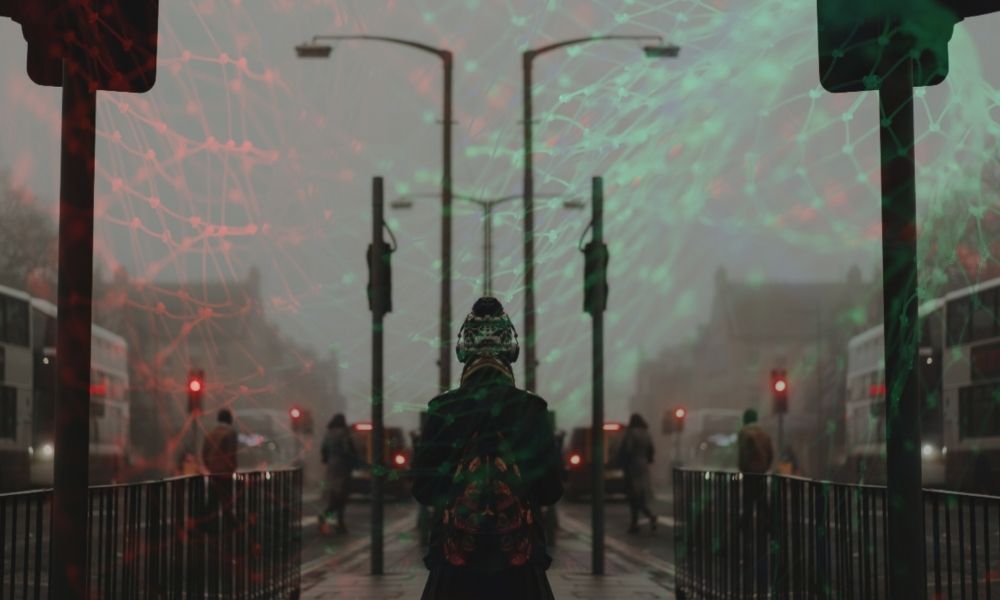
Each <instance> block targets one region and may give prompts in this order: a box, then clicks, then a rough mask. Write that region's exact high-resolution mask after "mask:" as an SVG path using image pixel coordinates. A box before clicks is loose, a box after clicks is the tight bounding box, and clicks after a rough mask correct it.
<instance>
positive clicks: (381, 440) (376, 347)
mask: <svg viewBox="0 0 1000 600" xmlns="http://www.w3.org/2000/svg"><path fill="white" fill-rule="evenodd" d="M383 211H384V204H383V190H382V178H381V177H375V178H374V179H373V180H372V247H371V251H372V253H371V261H370V264H371V274H370V276H371V281H372V291H371V294H372V297H371V301H372V464H371V470H372V543H371V547H372V550H371V574H372V575H381V574H382V573H383V568H382V555H383V540H382V525H383V521H384V517H385V515H384V514H383V512H384V511H383V509H384V504H383V503H384V500H385V499H384V497H383V486H382V483H383V478H384V477H385V464H384V458H385V457H384V454H385V453H384V445H385V427H384V423H383V421H382V398H383V396H382V393H383V385H382V384H383V364H382V357H383V346H382V342H383V337H382V332H383V327H382V320H383V317H384V316H385V313H386V312H387V310H388V308H389V307H388V306H386V304H387V302H386V299H387V298H386V291H387V290H386V281H385V280H386V277H385V276H386V266H387V265H386V264H385V263H384V260H383V257H384V256H385V254H386V248H385V242H384V241H383V239H382V228H383V225H384V213H383Z"/></svg>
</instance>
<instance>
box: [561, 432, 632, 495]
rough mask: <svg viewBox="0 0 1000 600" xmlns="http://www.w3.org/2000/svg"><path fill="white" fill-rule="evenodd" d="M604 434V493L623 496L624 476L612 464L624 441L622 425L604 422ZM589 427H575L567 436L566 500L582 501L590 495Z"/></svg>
mask: <svg viewBox="0 0 1000 600" xmlns="http://www.w3.org/2000/svg"><path fill="white" fill-rule="evenodd" d="M602 429H603V432H604V456H603V457H602V462H603V463H604V493H605V495H612V494H621V495H624V494H625V473H624V471H623V470H622V468H621V466H620V465H615V464H612V461H613V460H614V458H615V457H616V456H617V455H618V448H619V446H620V445H621V443H622V439H623V438H624V437H625V424H624V423H618V422H610V421H609V422H606V423H605V424H604V427H603V428H602ZM590 431H591V428H590V427H575V428H573V430H572V431H571V432H570V437H569V444H568V445H567V447H566V451H565V453H564V457H565V460H564V463H565V466H566V489H565V494H566V497H567V498H570V499H574V498H582V497H584V496H587V495H589V494H590V491H591V479H590V465H591V464H592V462H593V456H592V444H591V439H590V438H591V436H590Z"/></svg>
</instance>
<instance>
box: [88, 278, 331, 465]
mask: <svg viewBox="0 0 1000 600" xmlns="http://www.w3.org/2000/svg"><path fill="white" fill-rule="evenodd" d="M95 316H97V317H98V318H99V320H100V322H101V323H102V324H105V325H107V326H108V327H109V328H111V329H112V330H114V331H116V332H118V333H120V334H121V335H122V336H123V337H125V338H126V340H127V341H128V344H129V378H130V387H131V402H132V423H131V439H132V447H133V453H134V456H133V462H134V463H135V464H136V465H137V466H138V467H139V468H140V470H143V471H146V472H149V473H154V474H155V473H157V472H169V471H170V470H171V468H173V466H174V463H175V462H176V460H177V458H178V454H179V453H180V452H181V450H182V448H183V447H184V446H185V445H186V444H187V445H191V444H194V445H196V442H192V439H194V438H196V436H197V433H196V430H197V429H198V424H197V423H196V422H194V421H192V420H191V418H190V416H189V414H188V399H187V398H188V397H187V382H188V373H189V370H190V369H192V368H196V369H202V370H204V373H205V391H204V397H203V410H204V413H205V415H206V417H205V421H206V423H208V422H210V421H214V416H215V414H214V413H215V411H216V410H218V409H219V408H221V407H223V406H227V407H230V408H232V409H233V410H234V412H235V413H236V414H237V419H238V416H239V412H240V410H241V409H249V408H254V409H258V408H269V409H275V410H279V411H282V412H284V413H285V414H287V413H288V411H289V410H290V409H291V408H292V407H299V408H300V409H306V410H308V411H310V412H311V414H312V418H313V423H314V427H315V434H314V435H321V434H322V432H323V425H324V424H325V423H326V420H327V419H328V418H329V416H330V415H331V414H332V413H333V412H335V411H337V410H342V409H343V404H344V403H343V398H342V397H341V395H340V390H339V386H338V382H339V378H338V368H337V360H336V358H335V357H334V356H333V355H330V356H328V357H324V358H317V357H316V356H315V354H314V353H313V352H312V351H311V350H309V349H307V348H305V347H304V346H303V345H301V344H299V343H296V342H295V341H294V340H291V339H287V338H286V337H285V336H283V335H282V334H281V332H280V331H279V330H278V329H277V328H276V327H275V326H274V325H273V324H272V323H270V322H269V321H268V320H267V317H266V314H265V311H264V309H263V304H262V301H261V295H260V275H259V272H258V271H257V270H256V269H251V271H250V273H249V274H248V276H247V277H246V279H244V280H242V281H198V282H194V283H185V284H181V283H161V282H141V281H134V280H130V279H129V278H128V276H127V275H125V274H124V273H119V274H118V275H116V277H115V278H114V281H113V282H112V283H111V284H110V285H109V286H108V291H107V293H106V294H105V295H104V297H102V298H100V299H99V300H98V301H97V306H96V307H95Z"/></svg>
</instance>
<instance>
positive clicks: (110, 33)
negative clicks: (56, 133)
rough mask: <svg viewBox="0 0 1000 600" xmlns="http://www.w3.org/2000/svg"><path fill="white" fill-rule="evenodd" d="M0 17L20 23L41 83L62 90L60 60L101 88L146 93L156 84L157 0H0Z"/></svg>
mask: <svg viewBox="0 0 1000 600" xmlns="http://www.w3.org/2000/svg"><path fill="white" fill-rule="evenodd" d="M0 16H2V17H10V18H11V19H13V20H14V21H17V22H18V23H20V24H21V33H22V35H23V36H24V39H25V41H26V42H27V43H28V64H27V70H28V76H29V77H31V80H32V81H34V82H35V83H37V84H39V85H50V86H56V87H58V86H61V85H62V75H63V61H66V62H67V67H68V69H69V70H70V71H71V72H79V73H80V74H81V76H83V77H85V78H87V80H88V81H90V82H91V83H92V84H93V85H94V86H95V87H96V89H99V90H108V91H114V92H137V93H138V92H146V91H149V89H150V88H152V87H153V83H154V82H155V81H156V51H157V39H158V32H157V27H158V23H157V21H158V16H159V2H158V0H88V1H87V2H78V1H77V2H73V1H67V0H38V1H27V0H0ZM77 57H86V58H85V59H84V60H83V61H78V59H77Z"/></svg>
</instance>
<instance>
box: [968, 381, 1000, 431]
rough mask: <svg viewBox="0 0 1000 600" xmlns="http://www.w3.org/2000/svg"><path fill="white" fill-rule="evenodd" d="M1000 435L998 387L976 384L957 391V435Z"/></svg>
mask: <svg viewBox="0 0 1000 600" xmlns="http://www.w3.org/2000/svg"><path fill="white" fill-rule="evenodd" d="M993 436H1000V387H997V386H996V385H995V384H986V385H977V386H971V387H966V388H962V389H960V390H959V391H958V437H960V438H963V439H964V438H983V437H993Z"/></svg>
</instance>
